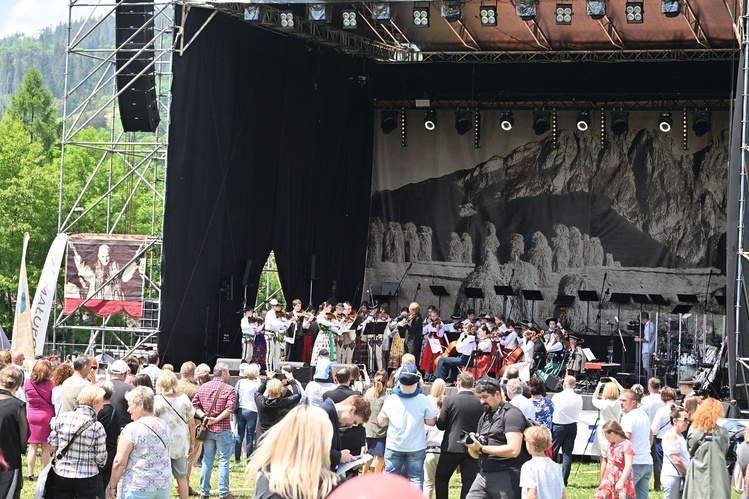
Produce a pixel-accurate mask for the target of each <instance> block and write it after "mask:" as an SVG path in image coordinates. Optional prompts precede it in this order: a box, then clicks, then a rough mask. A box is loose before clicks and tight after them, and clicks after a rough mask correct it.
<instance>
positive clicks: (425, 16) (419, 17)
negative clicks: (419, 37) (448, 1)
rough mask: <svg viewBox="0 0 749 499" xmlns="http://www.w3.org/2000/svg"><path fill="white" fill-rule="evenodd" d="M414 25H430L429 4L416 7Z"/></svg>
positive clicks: (420, 26) (422, 26)
mask: <svg viewBox="0 0 749 499" xmlns="http://www.w3.org/2000/svg"><path fill="white" fill-rule="evenodd" d="M414 26H416V27H417V28H428V27H429V5H426V6H424V7H414Z"/></svg>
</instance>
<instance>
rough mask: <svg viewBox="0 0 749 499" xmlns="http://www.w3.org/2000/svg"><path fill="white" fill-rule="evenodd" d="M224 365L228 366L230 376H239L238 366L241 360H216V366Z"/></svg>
mask: <svg viewBox="0 0 749 499" xmlns="http://www.w3.org/2000/svg"><path fill="white" fill-rule="evenodd" d="M218 363H224V364H226V365H227V366H229V375H230V376H239V365H240V364H241V363H242V359H222V358H218V359H216V364H218Z"/></svg>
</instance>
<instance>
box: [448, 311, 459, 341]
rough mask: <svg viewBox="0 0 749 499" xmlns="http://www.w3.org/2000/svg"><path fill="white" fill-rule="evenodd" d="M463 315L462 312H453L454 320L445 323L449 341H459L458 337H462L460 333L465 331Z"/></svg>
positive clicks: (451, 317)
mask: <svg viewBox="0 0 749 499" xmlns="http://www.w3.org/2000/svg"><path fill="white" fill-rule="evenodd" d="M462 319H463V317H461V315H460V314H453V315H451V316H450V320H452V322H451V323H450V324H445V325H444V326H445V329H444V331H445V334H446V335H447V341H448V343H451V342H453V341H457V340H458V338H460V333H462V332H463V321H462Z"/></svg>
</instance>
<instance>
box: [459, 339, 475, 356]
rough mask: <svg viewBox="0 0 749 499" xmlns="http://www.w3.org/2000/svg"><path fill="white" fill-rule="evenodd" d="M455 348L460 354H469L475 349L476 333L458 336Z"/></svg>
mask: <svg viewBox="0 0 749 499" xmlns="http://www.w3.org/2000/svg"><path fill="white" fill-rule="evenodd" d="M455 349H456V350H457V351H458V353H460V354H461V355H471V354H472V353H473V351H474V350H476V335H473V334H466V335H462V336H461V337H460V338H458V343H457V344H456V345H455Z"/></svg>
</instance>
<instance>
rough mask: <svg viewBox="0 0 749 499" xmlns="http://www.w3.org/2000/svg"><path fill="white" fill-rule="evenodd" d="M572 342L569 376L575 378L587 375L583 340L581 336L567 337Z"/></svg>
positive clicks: (568, 367) (571, 335)
mask: <svg viewBox="0 0 749 499" xmlns="http://www.w3.org/2000/svg"><path fill="white" fill-rule="evenodd" d="M567 337H568V338H569V340H570V352H569V360H568V361H567V375H568V376H575V378H577V377H578V376H579V375H581V374H584V373H585V354H584V353H583V347H582V346H581V345H582V340H581V339H580V337H579V336H575V335H574V334H570V335H568V336H567Z"/></svg>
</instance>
